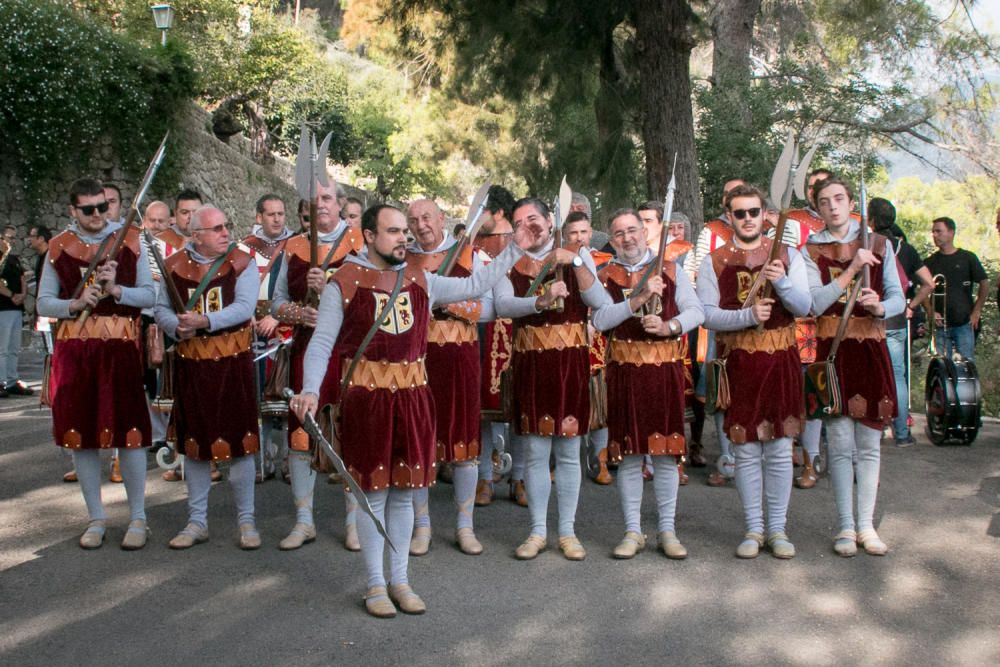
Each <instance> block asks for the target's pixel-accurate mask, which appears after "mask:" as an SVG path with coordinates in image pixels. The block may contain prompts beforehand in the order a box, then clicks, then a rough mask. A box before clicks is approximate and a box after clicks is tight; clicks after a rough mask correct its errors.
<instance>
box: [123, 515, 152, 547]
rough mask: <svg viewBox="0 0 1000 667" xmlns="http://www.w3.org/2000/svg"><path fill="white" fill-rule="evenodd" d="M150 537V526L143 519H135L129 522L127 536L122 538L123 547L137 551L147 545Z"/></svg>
mask: <svg viewBox="0 0 1000 667" xmlns="http://www.w3.org/2000/svg"><path fill="white" fill-rule="evenodd" d="M148 537H149V528H147V527H146V522H145V521H144V520H142V519H135V520H133V521H130V522H129V524H128V530H126V531H125V537H124V538H123V539H122V549H123V550H124V551H137V550H139V549H141V548H143V547H144V546H146V540H147V539H148Z"/></svg>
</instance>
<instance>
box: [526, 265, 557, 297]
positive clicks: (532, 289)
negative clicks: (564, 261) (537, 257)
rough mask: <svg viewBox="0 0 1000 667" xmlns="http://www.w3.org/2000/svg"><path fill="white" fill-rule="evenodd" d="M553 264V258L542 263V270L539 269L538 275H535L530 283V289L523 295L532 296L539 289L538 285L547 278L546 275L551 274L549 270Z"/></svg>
mask: <svg viewBox="0 0 1000 667" xmlns="http://www.w3.org/2000/svg"><path fill="white" fill-rule="evenodd" d="M552 264H553V262H552V260H549V261H548V262H545V264H543V265H542V270H541V271H539V272H538V275H537V276H535V279H534V280H532V281H531V284H530V285H528V291H527V292H525V293H524V294H523V295H522V296H531V295H532V294H534V293H535V292H536V291H537V290H538V287H539V286H540V285H541V284H542V282H543V281H544V280H545V276H547V275H549V271H551V270H552Z"/></svg>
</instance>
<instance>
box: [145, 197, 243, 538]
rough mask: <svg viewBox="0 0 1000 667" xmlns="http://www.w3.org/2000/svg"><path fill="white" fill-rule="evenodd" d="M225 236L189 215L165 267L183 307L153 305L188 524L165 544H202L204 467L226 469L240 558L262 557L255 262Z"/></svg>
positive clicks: (211, 217) (210, 220) (218, 220)
mask: <svg viewBox="0 0 1000 667" xmlns="http://www.w3.org/2000/svg"><path fill="white" fill-rule="evenodd" d="M230 228H231V225H230V223H229V222H227V220H226V216H225V214H224V213H223V212H222V211H220V210H219V209H217V208H215V207H214V206H202V207H200V208H198V209H197V210H195V212H194V214H193V215H192V216H191V224H190V227H189V230H190V232H191V239H190V241H188V243H187V244H186V245H185V246H184V248H183V249H182V250H180V251H178V252H176V253H174V254H173V255H171V256H170V258H168V259H167V261H166V266H165V269H166V271H167V272H168V273H169V274H170V277H171V279H172V281H173V284H174V285H175V286H176V287H177V291H178V292H179V293H180V295H181V298H182V299H184V300H185V302H186V305H185V307H184V308H183V312H175V311H174V306H173V305H172V304H171V302H170V298H169V296H168V294H167V291H166V290H161V292H160V294H159V296H158V297H157V301H156V309H155V314H156V323H157V324H158V325H159V326H160V328H162V329H163V331H164V333H165V334H166V335H168V336H170V337H171V338H174V339H175V340H177V341H178V342H177V346H176V348H175V350H176V356H175V360H174V371H175V397H176V398H175V402H174V410H173V415H172V422H173V426H174V431H175V432H176V435H177V442H178V444H180V443H183V446H184V455H185V456H186V457H187V458H186V462H185V481H186V482H187V491H188V523H187V526H185V527H184V529H183V530H181V532H179V533H178V534H177V535H176V536H175V537H174V538H173V539H172V540H170V548H171V549H187V548H189V547H192V546H194V545H195V544H198V543H200V542H204V541H206V540H208V492H209V489H210V488H211V485H212V481H211V462H212V461H231V462H232V463H231V465H230V468H229V483H230V485H231V486H232V489H233V495H234V497H235V501H236V511H237V521H238V525H239V530H240V541H239V544H240V548H241V549H257V548H259V547H260V534H259V533H258V532H257V525H256V519H255V516H254V461H253V455H254V454H255V453H256V452H257V450H258V448H259V447H260V438H259V434H258V425H257V393H256V390H255V386H254V379H253V374H254V366H253V355H252V353H251V351H250V341H251V339H252V337H253V326H252V318H253V312H254V307H255V306H256V305H257V289H258V285H259V281H258V275H257V271H256V264H255V263H254V260H253V257H251V256H250V255H249V254H248V253H246V252H243V251H242V250H240V249H239V248H237V247H236V243H234V242H233V241H232V240H231V239H230V236H229V233H230Z"/></svg>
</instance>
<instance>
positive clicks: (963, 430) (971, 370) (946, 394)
mask: <svg viewBox="0 0 1000 667" xmlns="http://www.w3.org/2000/svg"><path fill="white" fill-rule="evenodd" d="M924 399H925V408H926V412H927V436H928V437H929V438H930V439H931V442H933V443H934V444H935V445H971V444H972V443H973V441H974V440H975V439H976V436H977V435H979V427H980V426H981V425H982V424H981V421H980V412H981V410H982V400H983V394H982V387H981V386H980V384H979V373H978V371H977V370H976V365H975V364H974V363H973V362H972V361H969V360H967V359H959V360H957V361H956V360H953V359H949V358H948V357H943V356H935V357H933V358H932V359H931V362H930V365H929V366H928V367H927V379H926V382H925V385H924Z"/></svg>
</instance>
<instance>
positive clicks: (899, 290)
mask: <svg viewBox="0 0 1000 667" xmlns="http://www.w3.org/2000/svg"><path fill="white" fill-rule="evenodd" d="M882 307H883V308H885V314H884V315H882V317H883V319H885V318H889V317H895V316H896V315H899V314H900V313H902V312H903V311H904V310H905V309H906V299H905V297H904V296H903V287H902V286H901V285H900V284H899V271H897V270H896V256H895V254H894V251H893V249H892V244H891V243H886V244H885V257H883V258H882Z"/></svg>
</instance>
